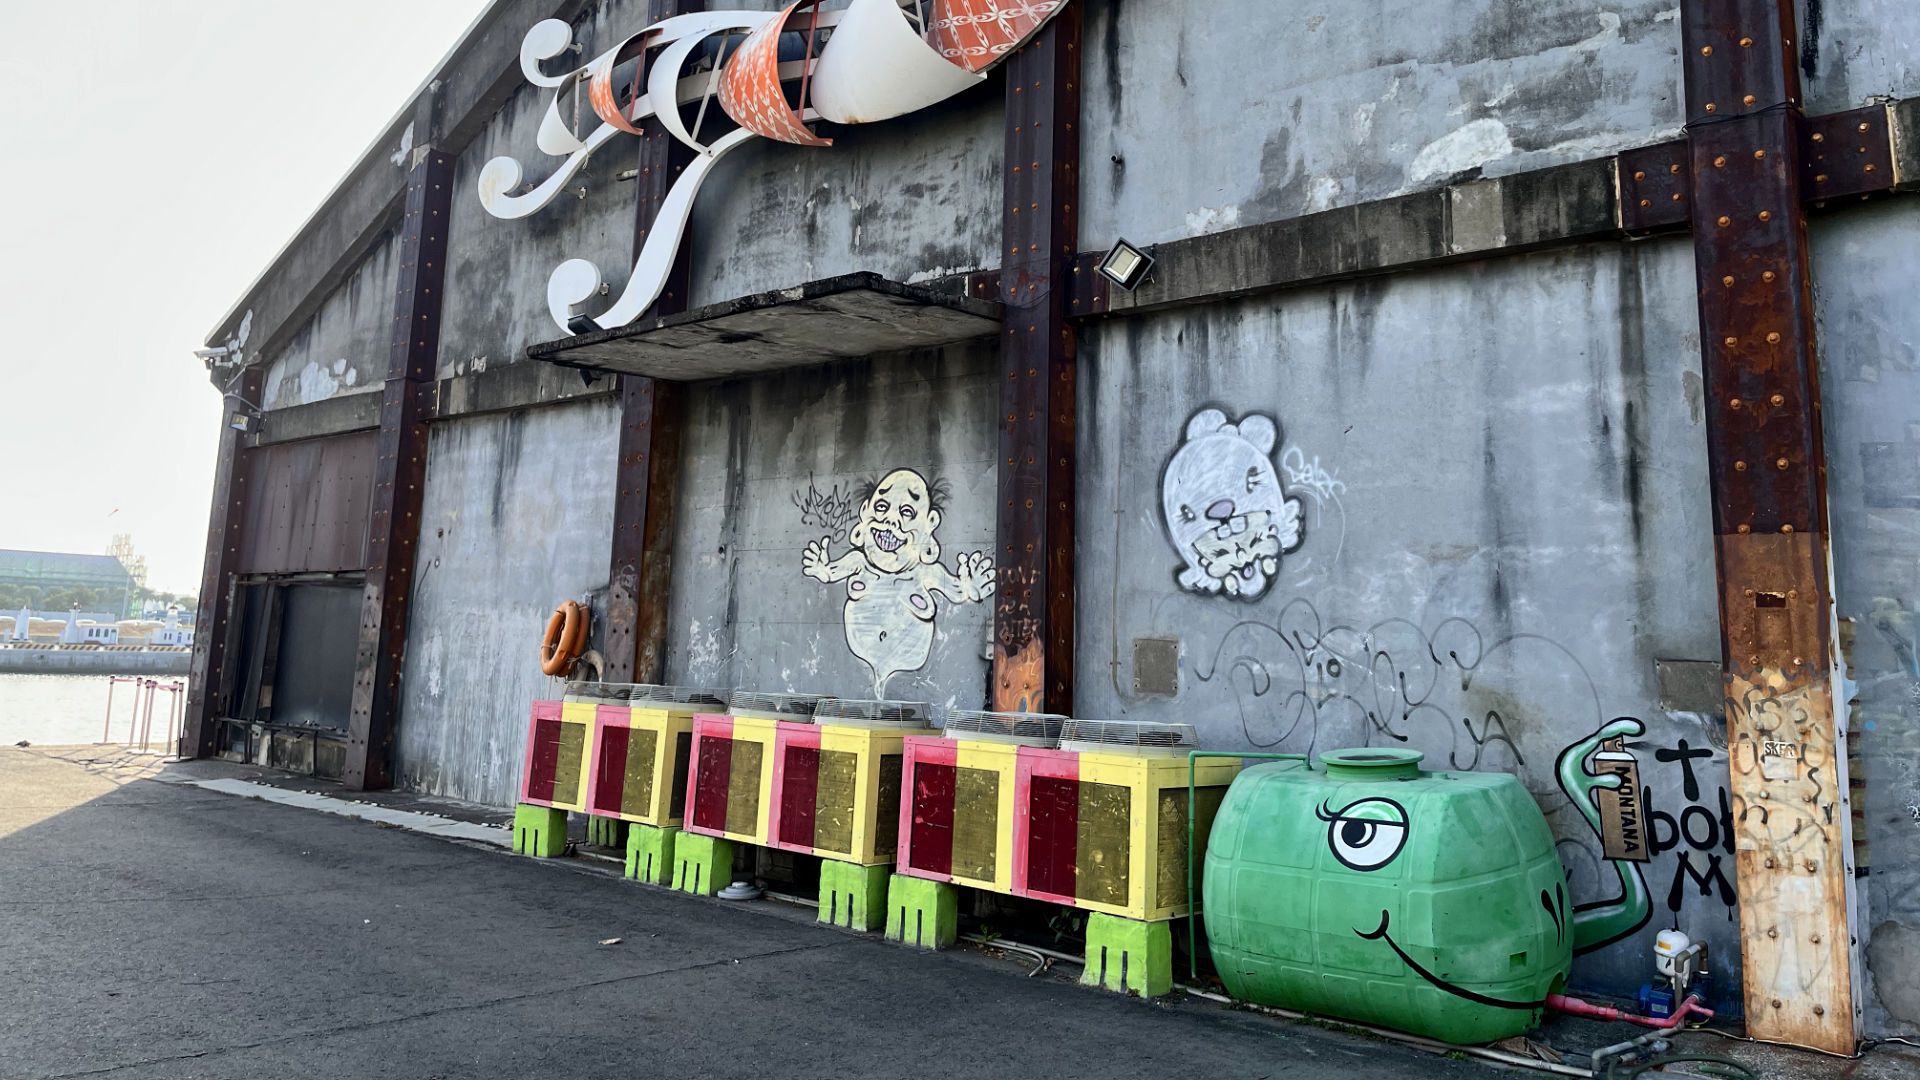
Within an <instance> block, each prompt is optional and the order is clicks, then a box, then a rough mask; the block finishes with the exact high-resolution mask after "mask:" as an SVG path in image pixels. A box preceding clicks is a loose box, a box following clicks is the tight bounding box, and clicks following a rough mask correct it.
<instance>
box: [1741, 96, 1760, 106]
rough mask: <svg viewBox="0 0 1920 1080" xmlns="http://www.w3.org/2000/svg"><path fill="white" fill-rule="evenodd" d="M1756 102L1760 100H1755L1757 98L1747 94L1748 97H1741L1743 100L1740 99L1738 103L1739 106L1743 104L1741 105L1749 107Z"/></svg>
mask: <svg viewBox="0 0 1920 1080" xmlns="http://www.w3.org/2000/svg"><path fill="white" fill-rule="evenodd" d="M1758 100H1760V99H1759V98H1757V97H1754V96H1753V95H1752V94H1748V95H1747V96H1746V97H1743V98H1741V99H1740V102H1741V104H1743V105H1748V106H1751V105H1752V104H1753V103H1754V102H1756V101H1758Z"/></svg>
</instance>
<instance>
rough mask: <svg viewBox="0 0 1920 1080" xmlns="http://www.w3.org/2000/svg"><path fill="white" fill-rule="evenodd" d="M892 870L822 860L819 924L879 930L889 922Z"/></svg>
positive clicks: (891, 868) (888, 866) (889, 868)
mask: <svg viewBox="0 0 1920 1080" xmlns="http://www.w3.org/2000/svg"><path fill="white" fill-rule="evenodd" d="M892 876H893V867H892V866H890V865H881V866H858V865H856V864H854V863H846V862H837V861H835V860H833V859H822V860H821V862H820V921H821V922H823V923H831V924H833V925H834V926H844V927H846V928H847V929H849V930H878V929H880V928H881V927H883V926H885V925H886V922H887V879H888V878H890V877H892Z"/></svg>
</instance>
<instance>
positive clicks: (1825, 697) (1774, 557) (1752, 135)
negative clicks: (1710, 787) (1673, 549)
mask: <svg viewBox="0 0 1920 1080" xmlns="http://www.w3.org/2000/svg"><path fill="white" fill-rule="evenodd" d="M1680 11H1681V16H1680V19H1681V30H1682V38H1683V56H1684V66H1685V72H1686V92H1687V120H1688V143H1689V152H1690V155H1691V170H1692V198H1691V200H1690V202H1691V206H1692V219H1693V236H1694V264H1695V267H1696V270H1697V273H1698V275H1699V293H1700V330H1701V351H1702V356H1703V365H1702V366H1703V368H1704V370H1705V376H1706V386H1707V397H1708V402H1709V404H1708V408H1707V414H1706V415H1707V446H1708V458H1709V469H1710V472H1711V476H1712V495H1713V514H1714V532H1715V534H1716V540H1717V549H1718V560H1719V572H1720V585H1721V589H1720V615H1721V633H1722V645H1723V648H1724V660H1725V677H1726V710H1727V745H1728V758H1729V764H1730V767H1731V773H1732V783H1731V793H1732V800H1733V821H1734V834H1735V844H1736V850H1737V859H1738V866H1739V874H1738V879H1739V893H1740V923H1741V942H1742V947H1741V956H1742V961H1743V969H1744V972H1745V979H1746V986H1745V991H1746V1009H1747V1025H1748V1031H1749V1032H1750V1033H1752V1034H1753V1035H1754V1036H1755V1037H1756V1038H1760V1039H1766V1040H1772V1041H1779V1042H1789V1043H1797V1044H1800V1045H1804V1046H1813V1047H1818V1048H1820V1049H1822V1050H1828V1051H1832V1052H1834V1053H1843V1054H1846V1053H1852V1052H1853V1050H1854V1047H1855V1043H1856V1040H1857V1035H1858V1024H1859V1010H1858V1007H1857V1004H1856V1003H1857V1001H1858V999H1859V993H1858V990H1859V987H1858V981H1857V975H1856V965H1855V963H1854V958H1855V947H1854V944H1853V938H1852V934H1851V924H1852V921H1853V920H1852V911H1853V867H1852V844H1851V840H1850V837H1849V832H1850V812H1849V807H1848V791H1847V775H1846V773H1847V764H1846V759H1847V755H1846V747H1845V741H1844V740H1845V734H1844V732H1845V724H1844V716H1843V715H1841V713H1840V712H1839V711H1837V709H1836V697H1835V694H1834V685H1833V657H1832V647H1833V617H1834V616H1833V597H1832V595H1831V592H1830V584H1831V581H1832V575H1831V573H1830V571H1829V555H1828V547H1827V498H1826V494H1827V493H1826V458H1825V453H1824V450H1823V448H1822V445H1821V433H1820V390H1819V382H1818V377H1817V372H1816V364H1815V352H1814V324H1813V289H1812V281H1811V278H1810V276H1809V274H1810V264H1809V259H1808V246H1807V225H1806V215H1805V212H1804V210H1803V208H1802V198H1803V192H1802V191H1801V183H1800V175H1801V163H1800V157H1801V152H1802V151H1801V146H1802V141H1801V136H1802V131H1803V128H1804V126H1805V116H1804V114H1803V113H1802V112H1801V104H1800V86H1799V74H1798V69H1797V68H1796V66H1795V63H1794V50H1795V42H1794V25H1795V24H1794V19H1793V3H1792V0H1699V2H1696V3H1689V4H1683V5H1681V8H1680Z"/></svg>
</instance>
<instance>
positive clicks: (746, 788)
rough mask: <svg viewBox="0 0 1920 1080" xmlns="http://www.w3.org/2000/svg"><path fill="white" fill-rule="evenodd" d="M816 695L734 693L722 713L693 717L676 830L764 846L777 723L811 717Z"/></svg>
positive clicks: (769, 816) (769, 818) (769, 820)
mask: <svg viewBox="0 0 1920 1080" xmlns="http://www.w3.org/2000/svg"><path fill="white" fill-rule="evenodd" d="M819 700H820V699H819V698H817V697H810V696H800V695H793V694H755V693H747V692H744V691H735V692H734V693H733V694H732V695H731V698H730V703H729V706H728V710H727V712H725V713H699V714H697V715H695V716H694V718H693V760H692V763H691V766H690V773H689V776H688V783H687V806H686V811H685V813H686V817H685V819H684V820H683V821H682V822H681V828H683V829H685V830H686V831H687V832H691V833H698V834H700V835H702V836H717V837H721V838H724V839H727V840H738V841H741V842H743V843H748V844H755V845H758V846H760V847H766V846H768V845H769V844H770V843H771V841H770V836H771V833H772V829H771V826H772V819H773V766H774V761H775V758H776V743H777V741H778V734H779V728H780V724H781V723H782V722H783V721H785V722H788V723H792V722H796V721H805V720H806V719H808V718H810V717H812V715H813V710H814V706H815V705H816V704H818V702H819Z"/></svg>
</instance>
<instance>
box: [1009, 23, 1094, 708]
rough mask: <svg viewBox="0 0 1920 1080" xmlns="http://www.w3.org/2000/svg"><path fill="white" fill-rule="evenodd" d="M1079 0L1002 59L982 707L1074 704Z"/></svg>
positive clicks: (1030, 706)
mask: <svg viewBox="0 0 1920 1080" xmlns="http://www.w3.org/2000/svg"><path fill="white" fill-rule="evenodd" d="M1080 25H1081V23H1080V5H1078V4H1070V5H1068V7H1067V9H1066V11H1065V12H1064V13H1062V14H1061V15H1059V16H1058V17H1056V18H1055V19H1054V20H1053V21H1052V22H1050V23H1048V24H1047V26H1046V28H1045V29H1044V30H1042V31H1041V32H1040V33H1039V34H1038V35H1037V36H1036V37H1035V38H1034V39H1033V40H1031V41H1029V42H1028V43H1027V44H1026V45H1024V46H1022V47H1021V49H1020V51H1019V52H1017V53H1015V54H1014V56H1013V57H1012V59H1010V60H1009V61H1008V62H1007V66H1006V73H1007V74H1006V78H1007V88H1006V93H1007V108H1006V159H1005V162H1004V163H1003V166H1002V167H1003V168H1004V169H1005V184H1004V191H1005V200H1006V202H1005V206H1004V208H1003V218H1002V222H1003V224H1002V227H1001V245H1000V254H1001V264H1000V280H999V286H1000V288H999V294H1000V300H1001V302H1002V303H1004V304H1005V305H1006V307H1005V315H1004V317H1003V320H1002V333H1001V338H1000V346H1001V347H1000V365H1001V367H1000V372H1001V379H1000V466H999V472H1000V479H999V488H998V498H999V502H998V509H997V512H996V515H995V517H996V525H997V527H996V530H995V534H996V536H995V543H996V545H997V555H996V559H995V562H996V566H997V569H998V579H997V580H998V588H997V591H996V594H995V604H994V619H993V624H994V625H993V670H992V674H991V678H990V688H989V689H990V692H989V697H990V698H991V701H992V705H993V707H994V708H996V709H1001V710H1007V711H1016V712H1040V711H1046V712H1069V711H1071V710H1072V708H1073V572H1074V569H1073V554H1074V392H1075V389H1074V388H1075V377H1076V370H1075V369H1076V360H1075V357H1076V352H1077V343H1076V337H1075V331H1074V328H1073V326H1072V325H1071V324H1070V323H1069V322H1068V321H1067V320H1068V314H1069V310H1070V301H1071V297H1072V289H1071V288H1070V286H1069V284H1068V281H1069V278H1070V276H1071V273H1072V268H1073V262H1074V256H1075V254H1076V253H1077V252H1078V250H1079V249H1078V245H1077V240H1078V231H1079V230H1078V219H1077V215H1076V205H1075V204H1076V202H1077V194H1078V190H1079V182H1080V130H1079V122H1080Z"/></svg>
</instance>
